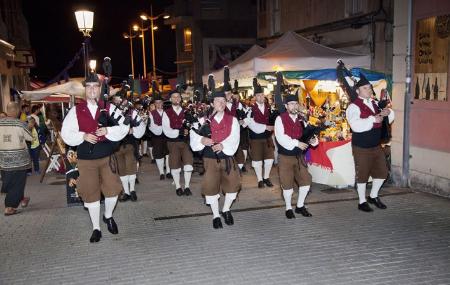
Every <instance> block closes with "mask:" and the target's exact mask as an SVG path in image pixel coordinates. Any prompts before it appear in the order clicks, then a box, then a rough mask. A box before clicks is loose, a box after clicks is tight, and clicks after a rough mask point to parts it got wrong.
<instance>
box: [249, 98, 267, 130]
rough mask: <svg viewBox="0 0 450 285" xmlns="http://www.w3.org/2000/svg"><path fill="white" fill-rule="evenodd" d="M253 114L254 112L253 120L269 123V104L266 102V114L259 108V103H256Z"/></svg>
mask: <svg viewBox="0 0 450 285" xmlns="http://www.w3.org/2000/svg"><path fill="white" fill-rule="evenodd" d="M252 114H253V120H255V122H256V123H258V124H264V125H268V124H269V105H268V104H266V103H264V114H263V113H261V110H259V108H258V104H257V103H255V104H254V105H253V106H252Z"/></svg>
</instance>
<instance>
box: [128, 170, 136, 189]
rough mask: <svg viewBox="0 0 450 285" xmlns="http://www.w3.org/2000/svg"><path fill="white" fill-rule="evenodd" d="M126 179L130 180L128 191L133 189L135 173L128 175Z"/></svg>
mask: <svg viewBox="0 0 450 285" xmlns="http://www.w3.org/2000/svg"><path fill="white" fill-rule="evenodd" d="M128 181H129V182H130V192H132V191H134V186H135V185H136V174H133V175H128Z"/></svg>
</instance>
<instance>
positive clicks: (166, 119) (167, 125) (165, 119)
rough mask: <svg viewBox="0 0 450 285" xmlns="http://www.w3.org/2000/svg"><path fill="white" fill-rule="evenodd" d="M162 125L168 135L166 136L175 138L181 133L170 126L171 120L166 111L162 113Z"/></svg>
mask: <svg viewBox="0 0 450 285" xmlns="http://www.w3.org/2000/svg"><path fill="white" fill-rule="evenodd" d="M162 127H163V132H164V135H166V137H168V138H171V139H175V138H177V137H178V135H179V133H180V131H179V130H176V129H172V128H171V127H170V120H169V117H167V115H166V112H164V113H163V115H162Z"/></svg>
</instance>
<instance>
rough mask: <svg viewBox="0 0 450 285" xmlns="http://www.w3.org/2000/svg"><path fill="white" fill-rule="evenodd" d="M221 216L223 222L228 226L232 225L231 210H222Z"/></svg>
mask: <svg viewBox="0 0 450 285" xmlns="http://www.w3.org/2000/svg"><path fill="white" fill-rule="evenodd" d="M222 217H223V219H224V220H225V224H227V225H229V226H231V225H234V219H233V216H232V215H231V211H226V212H223V213H222Z"/></svg>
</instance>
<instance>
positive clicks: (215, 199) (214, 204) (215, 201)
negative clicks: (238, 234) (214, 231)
mask: <svg viewBox="0 0 450 285" xmlns="http://www.w3.org/2000/svg"><path fill="white" fill-rule="evenodd" d="M219 197H220V196H219V194H217V195H214V196H205V200H206V204H208V205H209V206H210V207H211V211H212V213H213V218H214V219H215V218H218V217H220V214H219Z"/></svg>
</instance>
